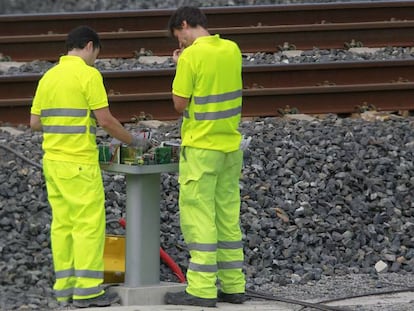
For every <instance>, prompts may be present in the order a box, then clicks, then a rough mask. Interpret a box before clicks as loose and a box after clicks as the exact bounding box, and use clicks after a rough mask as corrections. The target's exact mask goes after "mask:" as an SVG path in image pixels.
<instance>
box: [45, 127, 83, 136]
mask: <svg viewBox="0 0 414 311" xmlns="http://www.w3.org/2000/svg"><path fill="white" fill-rule="evenodd" d="M42 129H43V132H44V133H56V134H83V133H85V132H86V126H84V125H79V126H67V125H49V126H48V125H45V126H43V127H42Z"/></svg>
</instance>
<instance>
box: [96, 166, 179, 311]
mask: <svg viewBox="0 0 414 311" xmlns="http://www.w3.org/2000/svg"><path fill="white" fill-rule="evenodd" d="M101 167H102V169H103V170H105V171H108V172H116V173H124V174H126V195H127V201H126V223H127V225H126V237H125V239H126V241H125V243H126V244H125V246H126V255H125V283H124V284H123V285H122V286H119V287H113V288H111V290H112V291H116V292H118V293H119V295H120V296H121V301H122V304H123V305H136V304H141V305H143V304H145V305H146V304H162V303H163V300H162V297H163V296H164V294H165V292H166V291H179V290H183V289H184V288H185V285H184V284H174V283H173V284H169V283H163V284H161V283H160V211H159V208H160V177H161V173H168V172H176V171H178V164H176V163H174V164H159V165H142V166H135V165H124V164H101ZM144 297H145V298H144ZM138 302H139V303H138Z"/></svg>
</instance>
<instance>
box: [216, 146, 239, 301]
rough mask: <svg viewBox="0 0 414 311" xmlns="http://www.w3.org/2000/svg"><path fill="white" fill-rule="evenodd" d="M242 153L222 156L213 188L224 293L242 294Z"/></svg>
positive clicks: (219, 269)
mask: <svg viewBox="0 0 414 311" xmlns="http://www.w3.org/2000/svg"><path fill="white" fill-rule="evenodd" d="M242 161H243V152H242V151H240V150H238V151H235V152H230V153H227V154H226V155H225V160H224V164H223V169H222V172H221V173H220V174H219V177H218V179H217V187H216V213H217V215H216V225H217V239H218V245H217V268H218V278H219V280H220V285H221V289H222V291H223V292H225V293H227V294H234V293H244V291H245V285H246V281H245V276H244V273H243V271H242V268H243V261H244V255H243V244H242V241H241V238H242V234H241V230H240V187H239V178H240V173H241V169H242Z"/></svg>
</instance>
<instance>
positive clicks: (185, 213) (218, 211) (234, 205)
mask: <svg viewBox="0 0 414 311" xmlns="http://www.w3.org/2000/svg"><path fill="white" fill-rule="evenodd" d="M168 26H169V30H170V33H171V35H172V36H174V37H176V38H177V39H178V42H179V45H180V49H177V50H175V51H174V52H173V60H174V61H175V62H176V63H177V68H176V74H175V78H174V81H173V85H172V93H173V95H172V97H173V102H174V107H175V109H176V110H177V111H178V112H180V113H183V123H182V126H181V138H182V143H181V151H180V164H179V183H180V194H179V211H180V225H181V230H182V233H183V235H184V239H185V242H186V244H187V246H188V249H189V252H190V256H191V259H190V263H189V266H188V270H187V281H188V285H187V287H186V290H185V291H184V292H179V293H167V294H166V296H165V302H166V303H167V304H178V305H181V304H182V305H198V306H204V307H214V306H216V302H217V301H226V302H231V303H242V302H243V301H244V292H245V276H244V273H243V271H242V267H243V246H242V241H241V238H242V235H241V230H240V223H239V219H240V189H239V178H240V172H241V168H242V151H241V150H240V142H241V134H240V132H239V130H238V127H239V123H240V117H241V110H242V74H241V69H242V56H241V52H240V49H239V47H238V46H237V44H236V43H234V42H232V41H229V40H224V39H222V38H220V36H219V35H210V34H209V32H208V30H207V19H206V16H205V15H204V14H203V13H202V12H201V11H200V9H198V8H195V7H181V8H178V9H177V10H176V11H175V13H174V14H173V15H172V16H171V18H170V21H169V25H168ZM217 278H218V280H219V281H220V290H219V291H218V289H217V287H216V283H217Z"/></svg>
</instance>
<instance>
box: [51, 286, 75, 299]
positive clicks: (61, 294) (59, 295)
mask: <svg viewBox="0 0 414 311" xmlns="http://www.w3.org/2000/svg"><path fill="white" fill-rule="evenodd" d="M72 295H73V288H67V289H60V290H55V296H56V297H57V298H63V297H71V296H72Z"/></svg>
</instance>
